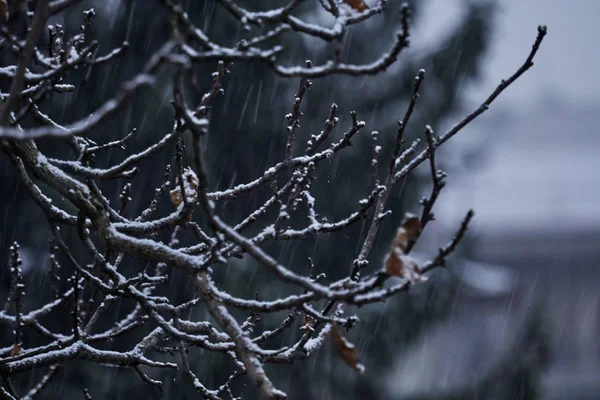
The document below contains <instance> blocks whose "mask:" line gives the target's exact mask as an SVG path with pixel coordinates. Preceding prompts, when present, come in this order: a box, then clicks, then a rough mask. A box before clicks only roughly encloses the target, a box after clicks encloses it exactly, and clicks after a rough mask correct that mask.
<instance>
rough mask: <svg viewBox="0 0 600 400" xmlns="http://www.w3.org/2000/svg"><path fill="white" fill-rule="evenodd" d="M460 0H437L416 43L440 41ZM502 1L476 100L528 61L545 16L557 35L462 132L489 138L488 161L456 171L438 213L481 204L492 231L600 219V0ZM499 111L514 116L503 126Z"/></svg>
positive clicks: (471, 93)
mask: <svg viewBox="0 0 600 400" xmlns="http://www.w3.org/2000/svg"><path fill="white" fill-rule="evenodd" d="M481 1H485V0H481ZM460 4H461V1H460V0H432V1H431V3H430V4H429V6H428V9H427V13H426V17H425V18H426V22H425V23H424V25H422V26H421V29H419V32H415V35H414V38H415V40H414V45H415V46H420V45H426V44H427V43H428V42H430V41H431V42H433V41H434V40H435V38H436V36H437V35H440V34H442V35H443V33H444V31H445V30H447V29H449V28H451V27H452V24H453V23H454V21H456V19H457V18H458V15H459V14H458V9H459V6H460ZM499 4H500V5H501V13H500V15H499V20H498V21H497V30H496V32H495V40H494V44H493V46H492V50H491V52H490V54H489V57H488V58H487V60H486V66H485V74H486V79H485V81H484V82H483V83H482V84H480V85H478V87H474V88H469V90H468V98H469V100H471V101H473V105H476V104H478V103H479V102H481V100H482V99H484V98H485V97H487V95H488V94H489V93H490V92H491V91H492V90H493V89H494V88H495V86H496V85H497V84H498V82H499V80H500V79H501V78H504V77H507V76H509V75H510V74H512V73H513V72H514V71H515V69H516V68H517V67H518V66H519V65H521V63H522V62H523V60H524V59H525V57H526V55H527V54H528V52H529V50H530V48H531V44H532V43H533V40H534V38H535V35H536V29H537V25H539V24H544V25H547V26H548V35H547V37H546V39H545V41H544V43H543V46H542V48H541V50H540V52H539V53H538V56H537V57H536V59H535V66H534V67H533V69H532V70H530V71H529V72H527V73H526V74H525V75H524V76H523V77H522V78H521V79H519V80H518V81H517V82H515V84H513V86H511V87H510V88H508V89H507V91H506V92H505V93H503V94H502V96H501V97H500V98H499V99H498V100H497V102H495V103H494V104H493V106H492V107H491V109H490V111H489V112H488V114H486V115H484V116H483V117H482V118H481V119H480V120H479V121H478V123H477V124H475V125H473V126H470V127H468V128H467V129H465V131H463V132H461V135H462V137H460V138H458V140H457V141H455V145H456V146H461V144H460V143H463V144H465V143H468V142H469V140H470V139H471V140H472V139H474V138H482V137H483V138H485V140H486V141H487V140H489V145H486V148H487V151H486V153H485V154H486V156H485V161H484V164H483V165H482V166H481V167H480V168H477V169H476V170H470V171H469V172H468V173H465V174H463V175H460V176H457V175H456V174H453V175H451V176H450V177H449V184H448V186H447V189H446V190H445V191H446V193H444V194H443V195H442V196H443V198H442V201H441V202H440V204H439V205H438V213H437V215H438V217H439V219H440V221H441V222H445V223H446V224H451V223H454V222H455V221H456V220H457V219H458V218H459V217H460V215H462V213H463V212H464V210H466V209H467V208H471V207H472V208H474V209H475V210H476V213H477V214H476V215H477V218H476V224H475V226H476V227H479V228H480V229H483V230H489V229H494V228H497V227H499V226H502V227H504V228H506V229H521V228H523V229H527V228H532V227H533V226H537V227H540V228H542V227H543V228H544V229H549V228H550V227H555V228H559V227H564V226H565V224H567V225H569V226H570V227H575V226H583V225H584V226H586V227H593V226H600V175H599V174H598V172H597V171H598V169H599V167H600V129H598V126H600V79H599V78H598V77H597V74H598V71H600V43H599V40H598V39H599V38H600V36H599V34H598V23H597V19H598V18H599V17H600V1H598V0H572V1H564V0H562V1H561V0H499ZM437 37H439V36H437ZM499 113H500V114H507V115H513V116H514V117H512V118H510V120H509V122H508V123H506V124H503V125H502V126H497V125H496V122H497V121H498V119H497V118H494V116H493V115H494V114H496V115H498V114H499ZM458 117H460V116H458ZM450 122H455V121H450Z"/></svg>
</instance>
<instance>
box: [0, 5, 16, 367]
mask: <svg viewBox="0 0 600 400" xmlns="http://www.w3.org/2000/svg"><path fill="white" fill-rule="evenodd" d="M0 1H1V0H0ZM19 354H21V343H15V345H14V346H13V348H12V349H10V356H11V357H16V356H18V355H19Z"/></svg>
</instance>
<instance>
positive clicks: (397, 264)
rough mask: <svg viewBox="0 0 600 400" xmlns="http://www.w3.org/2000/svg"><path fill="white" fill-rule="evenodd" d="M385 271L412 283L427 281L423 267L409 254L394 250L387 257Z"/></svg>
mask: <svg viewBox="0 0 600 400" xmlns="http://www.w3.org/2000/svg"><path fill="white" fill-rule="evenodd" d="M385 273H386V274H388V275H390V276H398V277H400V278H404V279H406V280H408V281H410V282H411V283H419V282H425V281H426V280H427V277H426V276H424V275H422V274H421V269H420V268H419V265H418V264H417V262H416V261H415V260H413V259H412V258H411V257H410V256H409V255H406V254H403V253H402V252H400V251H398V250H397V249H396V250H394V249H393V250H392V251H391V252H390V254H388V256H387V257H386V259H385Z"/></svg>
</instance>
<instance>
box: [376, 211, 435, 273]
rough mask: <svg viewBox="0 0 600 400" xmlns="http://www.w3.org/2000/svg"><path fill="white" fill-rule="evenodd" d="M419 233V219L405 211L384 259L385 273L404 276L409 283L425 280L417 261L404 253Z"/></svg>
mask: <svg viewBox="0 0 600 400" xmlns="http://www.w3.org/2000/svg"><path fill="white" fill-rule="evenodd" d="M420 234H421V220H420V219H419V218H418V217H417V216H415V215H413V214H409V213H407V214H406V216H405V217H404V220H403V221H402V225H401V226H400V228H399V229H398V233H396V237H394V241H393V242H392V248H391V249H390V252H389V254H388V255H387V257H386V259H385V273H386V274H388V275H390V276H398V277H400V278H404V279H406V280H408V281H410V282H411V283H417V282H425V281H426V280H427V277H425V276H423V275H421V270H420V269H419V266H418V264H417V262H416V261H415V260H413V259H412V258H411V257H410V256H409V255H407V254H406V250H407V249H408V245H409V243H411V242H413V241H415V240H417V239H418V238H419V235H420Z"/></svg>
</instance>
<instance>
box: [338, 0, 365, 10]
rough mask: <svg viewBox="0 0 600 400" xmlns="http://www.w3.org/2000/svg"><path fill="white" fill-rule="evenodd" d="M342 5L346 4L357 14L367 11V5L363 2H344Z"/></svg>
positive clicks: (362, 0)
mask: <svg viewBox="0 0 600 400" xmlns="http://www.w3.org/2000/svg"><path fill="white" fill-rule="evenodd" d="M344 3H346V4H348V5H349V6H350V7H352V8H353V9H355V10H356V11H358V12H363V11H366V10H368V9H369V6H367V3H365V2H364V0H344Z"/></svg>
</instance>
